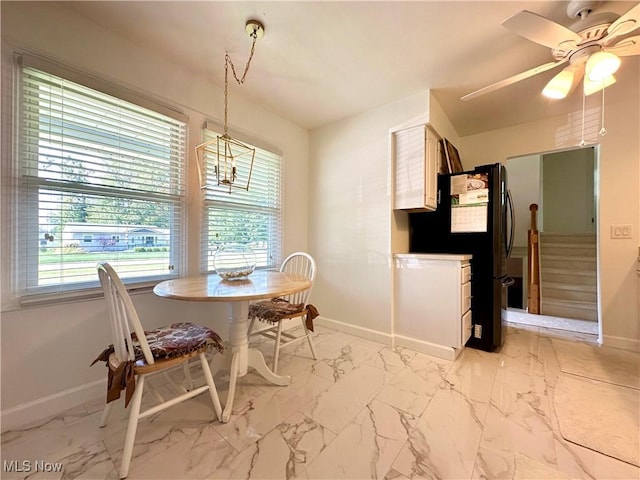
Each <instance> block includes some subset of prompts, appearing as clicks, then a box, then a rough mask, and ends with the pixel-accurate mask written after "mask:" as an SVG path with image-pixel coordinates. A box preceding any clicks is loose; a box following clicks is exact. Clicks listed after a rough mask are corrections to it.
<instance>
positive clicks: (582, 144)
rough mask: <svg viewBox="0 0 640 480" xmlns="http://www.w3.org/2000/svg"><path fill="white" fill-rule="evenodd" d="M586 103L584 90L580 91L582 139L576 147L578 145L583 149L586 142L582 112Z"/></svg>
mask: <svg viewBox="0 0 640 480" xmlns="http://www.w3.org/2000/svg"><path fill="white" fill-rule="evenodd" d="M586 101H587V95H586V93H585V92H584V90H582V135H581V136H582V138H581V140H580V143H579V144H578V145H580V146H581V147H584V146H585V145H586V144H587V142H585V141H584V111H585V106H586Z"/></svg>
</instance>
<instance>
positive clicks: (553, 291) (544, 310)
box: [540, 232, 598, 322]
mask: <svg viewBox="0 0 640 480" xmlns="http://www.w3.org/2000/svg"><path fill="white" fill-rule="evenodd" d="M540 278H541V287H540V313H541V314H543V315H550V316H553V317H563V318H575V319H579V320H589V321H593V322H597V321H598V303H597V274H596V235H595V234H590V233H586V234H564V233H546V232H540Z"/></svg>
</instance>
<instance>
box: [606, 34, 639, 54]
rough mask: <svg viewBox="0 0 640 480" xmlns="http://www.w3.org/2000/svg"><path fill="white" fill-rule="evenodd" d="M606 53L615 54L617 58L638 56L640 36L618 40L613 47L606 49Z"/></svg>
mask: <svg viewBox="0 0 640 480" xmlns="http://www.w3.org/2000/svg"><path fill="white" fill-rule="evenodd" d="M605 50H606V51H607V52H611V53H615V54H616V55H618V56H619V57H628V56H630V55H640V35H635V36H633V37H627V38H625V39H623V40H620V41H619V42H618V43H616V44H615V45H612V46H610V47H606V48H605Z"/></svg>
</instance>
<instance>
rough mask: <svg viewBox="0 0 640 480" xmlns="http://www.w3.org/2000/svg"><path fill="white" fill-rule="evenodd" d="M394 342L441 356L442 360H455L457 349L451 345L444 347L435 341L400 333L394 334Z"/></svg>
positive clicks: (397, 344)
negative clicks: (405, 335) (426, 340)
mask: <svg viewBox="0 0 640 480" xmlns="http://www.w3.org/2000/svg"><path fill="white" fill-rule="evenodd" d="M394 339H395V344H396V346H398V347H406V348H410V349H411V350H414V351H416V352H420V353H425V354H427V355H431V356H432V357H438V358H442V359H444V360H451V361H453V360H455V359H456V357H457V356H458V354H459V353H460V351H459V350H457V349H455V348H453V347H445V346H442V345H437V344H435V343H430V342H425V341H424V340H418V339H416V338H410V337H403V336H402V335H394Z"/></svg>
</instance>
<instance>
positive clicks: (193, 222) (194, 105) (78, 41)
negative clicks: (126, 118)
mask: <svg viewBox="0 0 640 480" xmlns="http://www.w3.org/2000/svg"><path fill="white" fill-rule="evenodd" d="M1 7H2V79H3V91H2V98H3V102H6V101H7V100H8V99H10V98H11V94H10V92H8V91H7V90H6V89H5V87H6V86H7V85H6V80H7V79H10V78H11V71H10V68H11V49H12V48H19V49H22V50H26V51H30V52H32V53H36V54H41V55H43V56H46V57H47V58H49V59H52V60H56V61H59V62H61V63H63V64H65V65H68V66H71V67H75V68H77V69H79V70H82V71H84V72H88V73H91V74H94V75H95V76H98V77H100V78H102V79H105V80H109V81H112V82H114V83H117V84H118V85H121V86H125V87H126V88H128V89H131V90H133V91H135V92H137V93H140V94H142V95H145V96H148V97H151V98H153V99H156V100H158V101H160V102H161V103H163V104H165V105H168V106H170V107H172V108H174V109H176V110H179V111H181V112H183V113H185V114H187V115H188V116H189V148H188V153H189V156H190V157H191V156H192V152H193V151H194V147H195V145H197V143H198V141H199V140H200V138H201V137H200V131H201V128H202V125H203V122H204V121H205V120H212V121H217V122H219V123H222V115H223V113H222V107H223V97H222V89H221V88H220V87H218V86H215V85H213V84H211V83H209V82H208V81H206V80H205V79H204V78H198V77H196V76H194V75H193V74H192V73H190V72H188V71H185V70H184V69H183V68H182V67H179V66H177V65H174V64H172V63H169V62H168V61H167V60H165V59H163V58H162V57H160V56H158V54H157V53H154V52H152V51H146V50H143V49H142V48H140V47H139V46H138V45H136V44H133V43H130V42H128V41H126V40H124V39H122V38H120V37H117V36H115V35H113V34H112V33H111V32H110V31H108V30H105V29H104V28H102V27H100V26H98V25H95V24H91V23H89V22H87V20H86V19H84V18H80V17H76V16H75V15H74V14H73V13H70V12H68V11H66V9H65V8H63V7H61V6H60V5H59V4H58V5H52V4H47V3H46V2H43V3H41V2H38V3H37V4H36V3H32V2H10V3H8V2H2V4H1ZM256 54H257V55H259V52H257V53H256ZM220 61H222V59H220ZM250 78H251V75H249V77H248V78H247V81H250ZM230 100H231V101H232V102H233V113H232V114H231V115H230V118H229V120H230V122H229V123H230V129H232V133H233V128H234V126H236V125H242V130H241V133H242V134H243V135H245V136H248V137H249V138H251V139H254V140H256V141H260V142H262V143H263V144H269V145H272V146H274V147H276V148H278V149H279V150H280V151H282V152H283V156H284V162H285V165H284V212H285V216H284V252H283V253H285V254H287V253H290V252H291V251H294V250H299V249H301V250H306V249H307V248H308V241H307V226H308V218H309V215H308V197H307V191H306V189H305V188H304V187H300V185H306V184H307V182H308V178H309V171H308V151H309V145H308V140H309V139H308V132H307V131H306V130H304V129H302V128H300V127H298V126H296V125H294V124H292V123H291V122H289V121H287V120H285V119H282V118H280V117H278V116H276V115H274V114H272V113H270V112H268V111H265V110H264V109H263V108H261V107H259V106H257V105H254V104H251V103H250V102H247V101H244V100H243V99H242V97H241V89H236V90H235V92H234V94H233V97H232V98H231V99H230ZM5 106H6V105H5ZM3 110H8V112H9V113H10V109H5V108H3ZM10 125H11V119H10V118H7V117H4V118H2V128H3V137H2V138H3V148H2V165H3V167H6V166H7V165H8V162H11V158H10V152H11V150H10V145H9V146H7V145H6V139H7V138H9V139H10V138H11V136H10V133H8V132H7V131H6V129H7V127H8V126H10ZM236 131H237V130H236ZM189 164H190V170H189V191H190V192H192V196H191V201H190V203H189V206H188V209H189V211H188V228H189V232H198V231H199V228H200V212H201V201H200V195H199V193H198V192H199V189H198V184H197V172H196V170H195V163H194V160H193V159H192V158H190V159H189ZM3 170H4V168H3ZM6 187H7V183H6V181H3V192H2V197H3V206H6V202H5V201H4V200H5V199H6V196H7V188H6ZM2 214H3V222H2V223H4V221H6V220H7V218H8V213H7V210H6V209H3V211H2ZM2 233H3V235H7V234H8V232H7V230H6V229H4V230H3V231H2ZM199 241H200V240H199V235H198V234H195V235H191V236H190V238H189V244H188V251H189V253H190V255H189V270H190V272H192V273H193V272H197V271H198V269H199V259H198V252H199V248H200V245H199ZM8 247H9V245H8V243H7V242H6V238H2V265H3V267H4V271H5V275H3V279H2V280H3V282H2V288H3V289H6V288H8V287H9V285H8V283H7V279H8V274H7V273H6V272H7V270H8V269H7V268H6V266H7V265H10V258H11V257H10V255H11V252H10V250H9V248H8ZM103 303H104V302H103V301H98V300H94V301H85V302H80V303H73V304H62V305H56V306H50V307H43V308H29V309H23V310H16V311H8V312H7V311H5V312H3V313H2V319H1V335H2V337H1V338H2V353H1V355H2V357H1V358H2V367H1V368H2V414H3V418H2V428H3V430H5V429H7V428H11V427H12V426H13V425H17V424H20V422H21V420H22V419H24V418H26V417H29V416H30V415H33V414H36V415H39V416H46V415H47V414H48V413H50V410H51V411H52V412H55V411H56V408H57V409H58V410H59V409H60V408H62V407H64V406H65V405H70V404H71V405H73V404H74V402H75V403H78V401H82V400H84V399H85V398H86V397H87V396H91V395H93V396H94V397H95V395H96V393H97V394H99V395H102V394H103V393H104V392H103V389H104V387H103V385H102V382H103V381H104V380H105V378H106V375H105V370H104V367H103V366H94V367H92V368H89V363H91V361H92V360H93V358H95V356H96V355H97V354H98V353H99V352H100V351H101V350H102V349H103V348H104V347H105V346H106V344H107V343H108V342H109V335H108V330H107V329H108V327H107V326H106V324H105V318H106V317H105V309H104V305H103ZM134 303H135V304H136V306H137V307H138V308H139V309H140V310H141V314H142V315H143V320H146V321H145V326H148V327H153V326H154V325H160V324H164V323H167V322H169V321H171V320H175V319H180V320H181V321H203V320H205V319H208V318H211V319H212V325H214V327H215V328H216V329H217V330H218V331H219V332H220V333H221V334H225V333H226V320H225V319H226V307H225V306H223V305H214V304H210V305H206V304H195V303H194V304H189V303H181V302H176V301H171V300H163V299H159V298H156V297H155V296H154V295H153V294H151V293H146V294H140V295H135V296H134ZM92 382H95V383H92ZM83 387H89V388H86V389H83Z"/></svg>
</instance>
